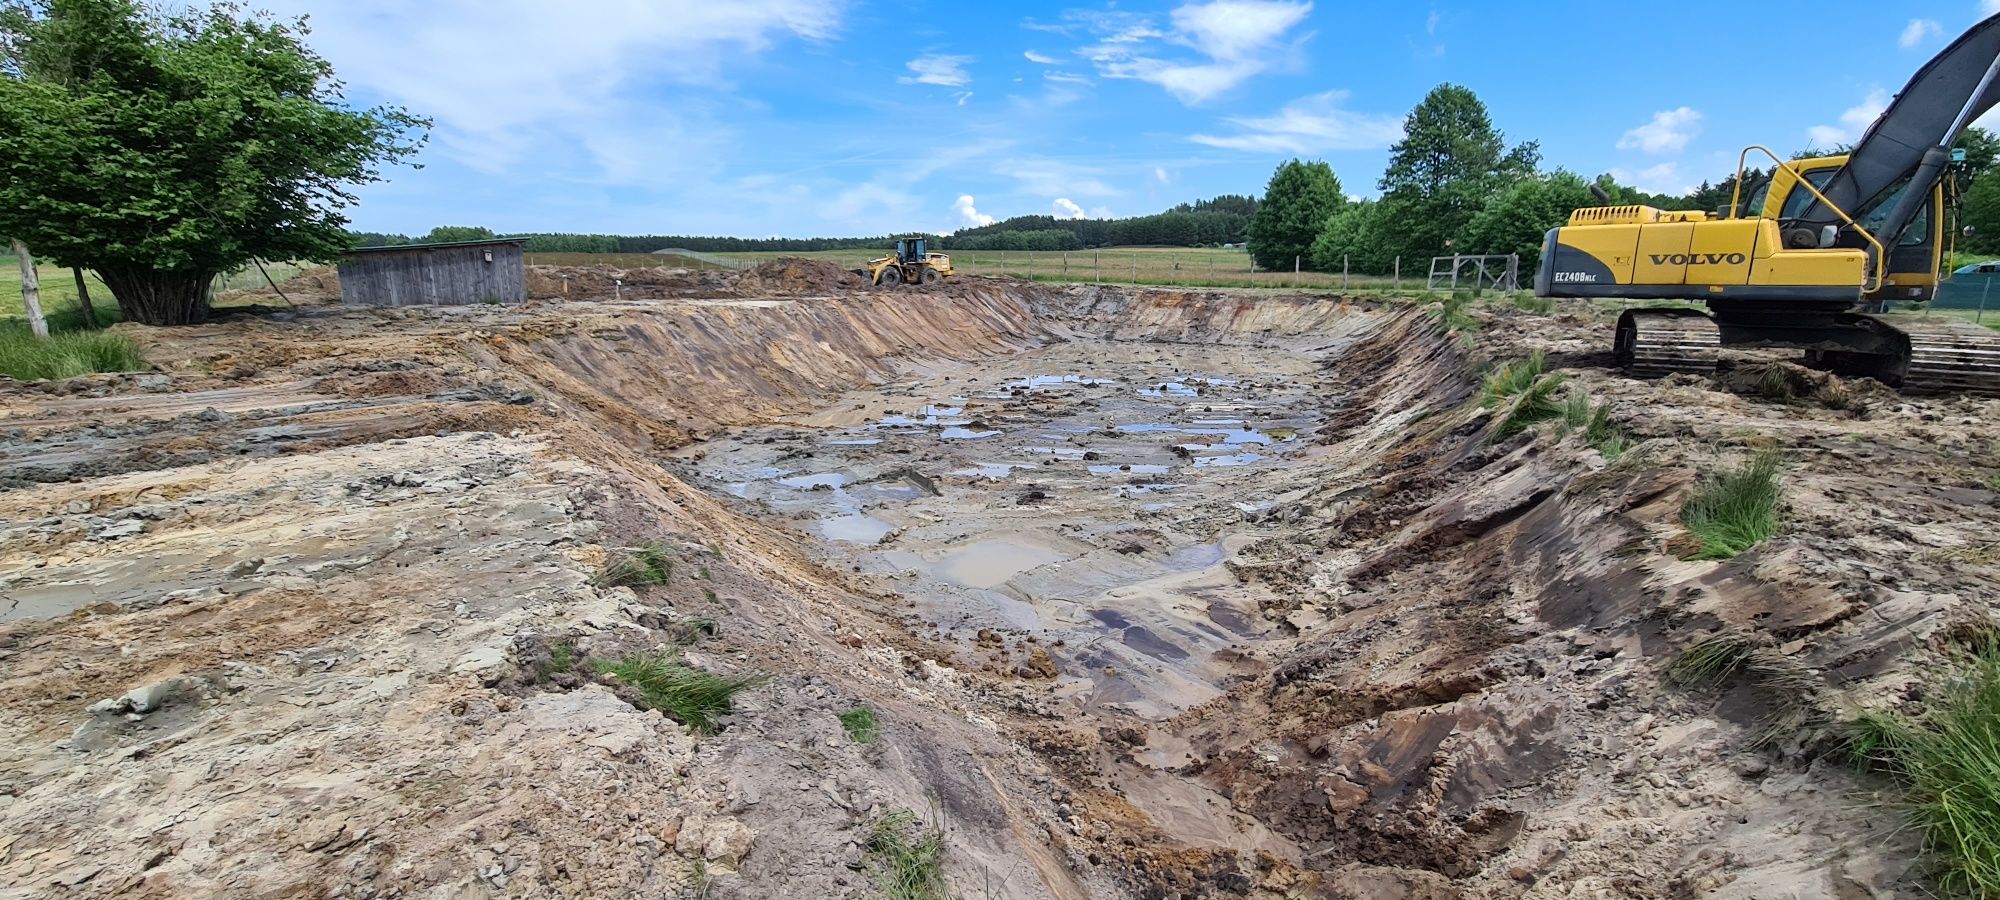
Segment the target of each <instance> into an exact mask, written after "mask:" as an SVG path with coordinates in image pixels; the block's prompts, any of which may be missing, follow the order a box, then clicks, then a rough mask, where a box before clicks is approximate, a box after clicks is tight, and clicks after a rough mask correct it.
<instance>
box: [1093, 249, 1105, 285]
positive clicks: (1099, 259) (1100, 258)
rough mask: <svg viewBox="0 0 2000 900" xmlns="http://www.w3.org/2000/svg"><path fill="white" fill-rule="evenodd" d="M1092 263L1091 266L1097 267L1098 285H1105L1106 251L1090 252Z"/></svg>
mask: <svg viewBox="0 0 2000 900" xmlns="http://www.w3.org/2000/svg"><path fill="white" fill-rule="evenodd" d="M1090 262H1091V265H1093V266H1096V267H1097V283H1098V284H1103V283H1104V251H1102V250H1092V251H1090Z"/></svg>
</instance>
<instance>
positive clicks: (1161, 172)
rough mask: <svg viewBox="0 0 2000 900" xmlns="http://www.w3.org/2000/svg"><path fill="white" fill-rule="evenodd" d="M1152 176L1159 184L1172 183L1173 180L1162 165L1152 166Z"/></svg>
mask: <svg viewBox="0 0 2000 900" xmlns="http://www.w3.org/2000/svg"><path fill="white" fill-rule="evenodd" d="M1153 178H1154V180H1156V181H1158V182H1159V183H1161V184H1172V183H1173V180H1174V179H1173V177H1172V176H1170V175H1168V174H1167V170H1166V168H1165V167H1164V166H1154V167H1153Z"/></svg>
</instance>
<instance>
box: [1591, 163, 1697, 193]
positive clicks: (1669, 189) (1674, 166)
mask: <svg viewBox="0 0 2000 900" xmlns="http://www.w3.org/2000/svg"><path fill="white" fill-rule="evenodd" d="M1611 177H1612V178H1615V179H1617V180H1618V181H1619V182H1621V183H1623V184H1629V185H1631V186H1633V187H1635V188H1638V189H1639V190H1642V191H1645V192H1646V193H1648V194H1671V195H1674V196H1679V195H1681V194H1686V193H1688V192H1690V191H1693V190H1694V185H1692V184H1689V183H1688V182H1687V179H1686V178H1685V177H1684V176H1683V175H1681V167H1680V164H1679V163H1672V162H1663V163H1660V164H1659V165H1657V166H1650V167H1648V168H1644V169H1636V170H1635V169H1612V170H1611Z"/></svg>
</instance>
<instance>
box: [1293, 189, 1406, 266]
mask: <svg viewBox="0 0 2000 900" xmlns="http://www.w3.org/2000/svg"><path fill="white" fill-rule="evenodd" d="M1381 220H1382V204H1380V203H1377V202H1376V201H1373V200H1363V201H1361V202H1359V203H1349V204H1347V205H1345V206H1342V207H1341V208H1340V211H1339V212H1337V213H1334V214H1333V216H1332V217H1330V218H1328V219H1327V220H1326V227H1324V228H1321V229H1320V232H1319V237H1318V238H1315V239H1314V240H1313V247H1312V267H1313V268H1314V269H1316V270H1318V271H1321V272H1338V271H1340V265H1341V261H1342V259H1343V258H1344V259H1345V260H1346V262H1347V270H1348V271H1350V272H1356V273H1359V274H1363V275H1387V274H1389V271H1390V270H1391V269H1393V268H1394V267H1395V259H1394V257H1393V255H1392V254H1390V253H1389V252H1388V251H1387V250H1385V249H1384V248H1383V241H1382V232H1381Z"/></svg>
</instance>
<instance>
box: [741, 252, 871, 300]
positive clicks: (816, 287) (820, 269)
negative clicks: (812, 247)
mask: <svg viewBox="0 0 2000 900" xmlns="http://www.w3.org/2000/svg"><path fill="white" fill-rule="evenodd" d="M867 286H868V279H867V278H865V277H863V276H860V275H856V274H854V273H853V272H850V271H848V270H846V269H843V268H841V267H839V266H837V265H834V264H833V263H830V262H826V261H824V260H818V259H804V258H801V257H796V256H786V257H781V258H779V259H774V260H771V261H769V262H765V263H760V264H758V265H757V267H756V268H754V269H751V270H750V271H748V272H745V273H743V277H742V278H740V279H738V280H737V283H736V288H737V290H739V291H744V292H781V293H794V294H796V293H812V292H820V291H836V290H851V289H853V288H860V287H867Z"/></svg>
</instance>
